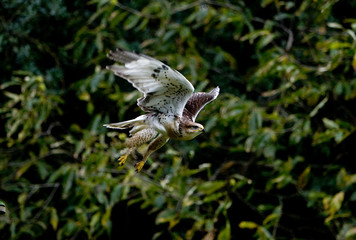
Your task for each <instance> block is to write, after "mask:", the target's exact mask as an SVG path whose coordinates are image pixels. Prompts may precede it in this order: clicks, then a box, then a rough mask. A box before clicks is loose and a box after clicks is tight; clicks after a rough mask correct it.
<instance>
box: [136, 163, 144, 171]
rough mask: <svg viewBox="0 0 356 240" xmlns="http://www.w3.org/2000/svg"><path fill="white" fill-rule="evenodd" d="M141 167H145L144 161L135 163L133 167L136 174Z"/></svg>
mask: <svg viewBox="0 0 356 240" xmlns="http://www.w3.org/2000/svg"><path fill="white" fill-rule="evenodd" d="M143 165H145V161H140V162H138V163H136V165H135V167H136V172H138V173H139V172H140V171H141V169H142V168H143Z"/></svg>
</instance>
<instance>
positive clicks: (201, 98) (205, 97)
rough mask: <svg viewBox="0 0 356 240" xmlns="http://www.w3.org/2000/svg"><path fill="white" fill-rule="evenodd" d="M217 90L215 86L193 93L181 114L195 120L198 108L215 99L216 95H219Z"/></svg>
mask: <svg viewBox="0 0 356 240" xmlns="http://www.w3.org/2000/svg"><path fill="white" fill-rule="evenodd" d="M219 92H220V88H219V87H216V88H214V89H213V90H211V91H210V92H208V93H204V92H198V93H194V94H193V95H192V96H191V97H190V98H189V100H188V102H187V104H186V105H185V108H184V110H183V116H185V117H187V118H189V119H190V120H192V121H193V122H195V119H196V117H197V116H198V114H199V112H200V110H202V109H203V108H204V106H205V105H206V104H208V103H210V102H211V101H213V100H215V98H217V96H218V95H219Z"/></svg>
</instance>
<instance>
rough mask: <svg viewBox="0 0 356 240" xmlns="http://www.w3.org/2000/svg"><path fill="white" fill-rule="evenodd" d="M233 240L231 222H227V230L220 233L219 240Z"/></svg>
mask: <svg viewBox="0 0 356 240" xmlns="http://www.w3.org/2000/svg"><path fill="white" fill-rule="evenodd" d="M230 239H231V226H230V222H229V221H227V222H226V225H225V228H224V229H223V230H221V231H220V232H219V235H218V240H230Z"/></svg>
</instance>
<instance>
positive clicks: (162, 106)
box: [107, 49, 194, 116]
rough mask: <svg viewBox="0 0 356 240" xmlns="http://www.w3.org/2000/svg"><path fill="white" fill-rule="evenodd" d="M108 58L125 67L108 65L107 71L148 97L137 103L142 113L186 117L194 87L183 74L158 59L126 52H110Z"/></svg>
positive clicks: (118, 50)
mask: <svg viewBox="0 0 356 240" xmlns="http://www.w3.org/2000/svg"><path fill="white" fill-rule="evenodd" d="M108 57H109V58H110V59H113V60H115V61H118V62H120V63H123V64H124V65H112V66H107V69H109V70H111V71H113V72H114V73H115V74H116V75H118V76H120V77H122V78H124V79H126V80H127V81H129V82H130V83H131V84H132V85H133V86H134V87H135V88H137V89H138V90H139V91H141V92H142V93H143V94H144V96H143V97H142V98H139V99H138V100H137V105H138V106H139V107H141V108H142V110H144V111H146V112H162V113H166V114H173V115H177V116H182V114H183V109H184V106H185V105H186V103H187V101H188V99H189V97H190V96H191V95H192V93H193V92H194V87H193V85H192V84H191V83H190V82H189V81H188V80H187V79H186V78H185V77H184V76H183V75H182V74H180V73H179V72H178V71H176V70H174V69H172V68H170V67H169V66H167V65H165V64H163V63H162V62H160V61H158V60H156V59H154V58H151V57H148V56H145V55H143V54H136V53H133V52H128V51H125V50H122V49H117V50H116V51H110V53H109V54H108Z"/></svg>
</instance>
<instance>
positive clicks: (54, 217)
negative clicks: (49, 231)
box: [50, 207, 58, 231]
mask: <svg viewBox="0 0 356 240" xmlns="http://www.w3.org/2000/svg"><path fill="white" fill-rule="evenodd" d="M50 211H51V215H50V216H51V217H50V223H51V225H52V227H53V230H54V231H56V230H57V227H58V214H57V210H56V209H55V208H53V207H51V208H50Z"/></svg>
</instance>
